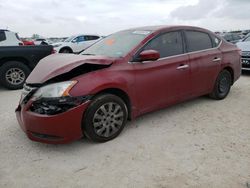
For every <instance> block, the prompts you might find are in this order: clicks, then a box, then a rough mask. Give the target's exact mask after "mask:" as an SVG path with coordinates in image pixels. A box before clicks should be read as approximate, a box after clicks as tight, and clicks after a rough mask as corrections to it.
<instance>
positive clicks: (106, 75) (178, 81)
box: [17, 26, 241, 143]
mask: <svg viewBox="0 0 250 188" xmlns="http://www.w3.org/2000/svg"><path fill="white" fill-rule="evenodd" d="M140 29H141V30H153V32H152V33H151V34H150V35H149V36H148V37H147V38H145V39H144V40H143V41H142V42H141V43H140V44H138V46H137V47H136V48H134V49H133V50H132V51H131V52H130V53H128V54H127V55H126V56H125V57H123V58H108V57H100V56H82V55H69V54H67V55H65V54H58V55H51V56H49V57H47V58H45V59H43V60H42V61H41V62H40V63H39V64H38V66H37V67H36V68H35V69H34V71H33V72H32V73H31V75H30V76H29V78H28V79H27V83H43V82H45V81H47V80H49V79H51V78H53V77H55V76H57V75H60V74H62V73H65V72H68V71H70V70H72V69H73V68H75V67H77V66H79V65H82V64H84V63H89V64H91V63H92V64H105V65H111V66H110V67H109V68H105V69H101V70H98V71H94V72H90V73H87V74H84V75H80V76H77V77H75V78H72V80H77V81H78V83H77V84H76V85H75V86H74V87H73V88H72V89H71V91H70V94H71V95H72V96H84V95H90V94H92V95H95V94H97V93H100V92H102V91H103V90H105V89H110V88H115V89H119V90H121V91H123V92H124V93H126V94H127V96H128V97H129V100H130V103H131V117H132V119H133V118H135V117H137V116H139V115H141V114H144V113H147V112H150V111H153V110H157V109H160V108H164V107H167V106H169V105H172V104H175V103H178V102H181V101H184V100H187V99H190V98H194V97H198V96H201V95H204V94H208V93H210V92H211V91H212V89H213V87H214V83H215V80H216V78H217V76H218V74H219V72H220V71H222V70H223V69H224V68H229V69H231V70H232V71H233V75H234V81H236V80H237V79H238V78H239V77H240V74H241V64H240V51H239V49H238V48H237V47H236V46H235V45H232V44H230V43H227V42H225V41H224V40H222V43H221V45H220V46H219V47H218V48H214V49H209V50H204V51H200V52H194V53H185V54H182V55H178V56H173V57H168V58H162V59H158V56H157V52H154V51H152V50H150V51H148V52H145V53H144V54H141V57H143V58H146V59H147V58H149V56H150V58H152V57H153V58H154V59H158V60H156V61H151V62H144V63H142V62H133V63H131V62H130V61H131V60H132V59H133V57H134V55H135V54H136V52H137V51H138V50H139V49H140V48H141V47H142V46H144V44H146V43H147V42H148V41H149V40H150V39H152V38H153V37H154V36H156V35H158V34H160V33H162V32H168V31H175V30H182V29H183V30H185V29H192V30H197V31H203V32H206V33H208V34H210V35H214V34H213V33H212V32H210V31H208V30H205V29H201V28H196V27H187V26H171V27H145V28H140ZM215 58H221V60H220V61H218V62H216V63H215V62H214V61H213V60H214V59H215ZM183 66H184V68H183ZM179 67H181V69H179ZM185 67H187V68H185ZM30 103H32V101H31V102H30ZM86 107H87V104H85V105H82V106H79V107H76V108H74V109H71V110H69V111H68V112H65V113H62V114H58V115H54V116H41V115H39V114H34V113H31V112H29V106H28V104H27V105H25V106H22V108H21V111H18V112H17V119H18V121H19V123H20V124H21V126H22V127H23V129H24V131H25V132H26V133H27V134H28V136H29V138H31V139H32V140H36V141H41V142H46V143H66V142H69V141H73V140H75V139H79V138H80V137H81V136H82V132H81V121H82V117H83V116H82V115H83V114H84V111H85V109H86ZM27 130H29V131H34V132H39V133H44V134H48V135H57V136H60V137H63V140H61V141H50V140H41V139H36V138H34V137H33V136H32V135H30V134H29V132H28V131H27ZM83 131H84V130H83Z"/></svg>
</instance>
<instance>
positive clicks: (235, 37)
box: [221, 33, 241, 44]
mask: <svg viewBox="0 0 250 188" xmlns="http://www.w3.org/2000/svg"><path fill="white" fill-rule="evenodd" d="M221 36H222V37H223V38H224V39H225V40H226V41H227V42H231V43H233V44H235V43H237V42H239V41H240V40H241V37H240V35H239V34H237V33H226V34H222V35H221Z"/></svg>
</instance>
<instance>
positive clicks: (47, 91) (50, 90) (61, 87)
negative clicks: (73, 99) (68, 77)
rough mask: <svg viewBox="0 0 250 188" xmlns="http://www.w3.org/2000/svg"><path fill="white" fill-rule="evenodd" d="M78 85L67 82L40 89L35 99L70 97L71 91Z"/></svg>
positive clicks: (73, 82)
mask: <svg viewBox="0 0 250 188" xmlns="http://www.w3.org/2000/svg"><path fill="white" fill-rule="evenodd" d="M76 83H77V81H66V82H59V83H55V84H49V85H46V86H44V87H41V88H39V89H38V90H37V91H36V92H35V94H34V95H33V99H34V100H37V99H40V98H56V97H66V96H69V91H70V89H71V88H72V87H73V86H74V85H75V84H76Z"/></svg>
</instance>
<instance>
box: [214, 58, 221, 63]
mask: <svg viewBox="0 0 250 188" xmlns="http://www.w3.org/2000/svg"><path fill="white" fill-rule="evenodd" d="M218 61H221V58H219V57H215V58H214V59H213V62H218Z"/></svg>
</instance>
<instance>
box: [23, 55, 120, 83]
mask: <svg viewBox="0 0 250 188" xmlns="http://www.w3.org/2000/svg"><path fill="white" fill-rule="evenodd" d="M114 61H115V59H114V58H108V57H104V56H87V55H75V54H53V55H49V56H47V57H45V58H44V59H42V60H41V61H40V62H39V63H38V64H37V66H36V67H35V68H34V70H33V71H32V72H31V74H30V75H29V77H28V78H27V80H26V82H27V83H29V84H41V83H44V82H46V81H48V80H50V79H51V78H53V77H56V76H58V75H60V74H63V73H67V72H69V71H71V70H72V69H74V68H76V67H78V66H80V65H83V64H95V65H111V64H112V63H113V62H114Z"/></svg>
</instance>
